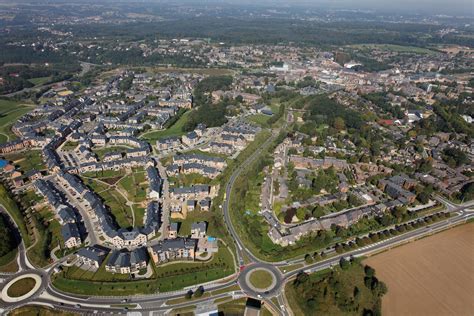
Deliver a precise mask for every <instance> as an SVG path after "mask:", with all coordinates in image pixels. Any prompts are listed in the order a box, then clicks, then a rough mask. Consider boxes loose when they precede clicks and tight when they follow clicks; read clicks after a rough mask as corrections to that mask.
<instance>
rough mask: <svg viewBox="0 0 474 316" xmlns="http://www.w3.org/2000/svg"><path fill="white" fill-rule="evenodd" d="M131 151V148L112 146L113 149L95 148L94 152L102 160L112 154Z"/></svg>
mask: <svg viewBox="0 0 474 316" xmlns="http://www.w3.org/2000/svg"><path fill="white" fill-rule="evenodd" d="M129 149H131V147H126V146H111V147H103V148H97V149H95V148H94V150H93V151H94V152H95V153H96V154H97V156H99V159H100V160H102V159H103V158H104V155H105V154H107V153H111V152H121V153H123V152H127V150H129Z"/></svg>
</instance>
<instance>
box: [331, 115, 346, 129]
mask: <svg viewBox="0 0 474 316" xmlns="http://www.w3.org/2000/svg"><path fill="white" fill-rule="evenodd" d="M333 126H334V128H335V129H337V130H338V131H342V130H344V129H345V128H346V123H345V122H344V119H343V118H342V117H336V118H335V119H334V124H333Z"/></svg>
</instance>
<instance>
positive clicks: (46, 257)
mask: <svg viewBox="0 0 474 316" xmlns="http://www.w3.org/2000/svg"><path fill="white" fill-rule="evenodd" d="M34 221H35V227H36V229H37V231H38V234H37V235H38V241H37V242H36V243H35V245H34V246H33V247H32V248H31V249H29V250H28V259H29V260H30V261H31V263H33V265H35V266H37V267H45V266H47V265H48V264H49V263H50V260H51V250H53V249H54V248H55V247H56V246H58V245H60V246H62V245H63V240H62V237H61V225H60V224H59V222H58V221H57V220H56V219H54V214H53V212H52V211H51V210H50V209H49V208H48V207H45V208H43V209H42V210H41V211H39V212H35V214H34Z"/></svg>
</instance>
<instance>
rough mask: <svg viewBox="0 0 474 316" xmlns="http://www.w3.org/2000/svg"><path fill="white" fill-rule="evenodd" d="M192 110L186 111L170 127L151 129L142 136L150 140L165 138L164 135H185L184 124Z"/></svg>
mask: <svg viewBox="0 0 474 316" xmlns="http://www.w3.org/2000/svg"><path fill="white" fill-rule="evenodd" d="M189 113H191V111H187V112H185V113H184V114H183V115H181V117H180V118H179V119H178V120H177V121H176V122H175V123H174V124H173V125H172V126H170V127H169V128H167V129H165V130H159V131H151V132H147V133H144V134H143V135H141V136H140V138H143V139H145V140H147V141H149V142H153V141H156V140H157V139H160V138H163V137H170V136H181V135H184V134H185V132H183V126H184V124H185V123H186V122H187V120H188V116H189Z"/></svg>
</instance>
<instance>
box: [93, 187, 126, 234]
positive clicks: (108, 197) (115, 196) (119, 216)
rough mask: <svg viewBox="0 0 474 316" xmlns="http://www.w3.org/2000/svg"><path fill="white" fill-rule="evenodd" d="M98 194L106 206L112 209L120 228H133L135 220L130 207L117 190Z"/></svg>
mask: <svg viewBox="0 0 474 316" xmlns="http://www.w3.org/2000/svg"><path fill="white" fill-rule="evenodd" d="M98 194H99V195H100V196H101V197H102V198H103V199H104V202H105V205H107V206H108V207H109V208H110V212H111V213H112V215H113V216H114V217H115V220H116V221H117V224H118V225H119V226H120V227H125V228H126V227H131V226H132V219H133V218H132V214H131V210H130V207H129V206H127V205H126V203H127V201H126V200H125V199H124V197H123V196H122V195H121V194H120V193H118V192H117V191H116V190H115V189H109V190H107V191H102V192H100V193H98Z"/></svg>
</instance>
